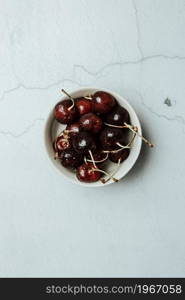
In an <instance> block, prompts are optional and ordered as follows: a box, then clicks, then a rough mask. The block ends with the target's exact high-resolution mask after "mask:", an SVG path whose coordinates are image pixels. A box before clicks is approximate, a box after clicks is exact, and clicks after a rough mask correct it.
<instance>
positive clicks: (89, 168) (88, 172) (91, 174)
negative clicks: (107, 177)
mask: <svg viewBox="0 0 185 300" xmlns="http://www.w3.org/2000/svg"><path fill="white" fill-rule="evenodd" d="M94 169H95V167H94V166H93V164H92V163H90V162H88V163H84V164H83V165H81V166H80V167H78V169H77V172H76V176H77V178H78V180H80V181H83V182H95V181H98V180H99V179H100V177H101V173H100V172H99V171H98V170H97V171H94Z"/></svg>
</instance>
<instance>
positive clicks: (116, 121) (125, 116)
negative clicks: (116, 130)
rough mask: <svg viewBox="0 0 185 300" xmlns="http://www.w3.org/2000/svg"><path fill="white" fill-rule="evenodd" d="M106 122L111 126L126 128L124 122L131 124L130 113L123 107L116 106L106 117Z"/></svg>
mask: <svg viewBox="0 0 185 300" xmlns="http://www.w3.org/2000/svg"><path fill="white" fill-rule="evenodd" d="M105 121H106V123H109V124H111V125H118V126H124V122H126V123H128V122H129V113H128V111H127V110H126V109H125V108H123V107H122V106H116V107H115V108H114V109H113V110H112V111H111V112H110V113H109V114H107V115H106V120H105Z"/></svg>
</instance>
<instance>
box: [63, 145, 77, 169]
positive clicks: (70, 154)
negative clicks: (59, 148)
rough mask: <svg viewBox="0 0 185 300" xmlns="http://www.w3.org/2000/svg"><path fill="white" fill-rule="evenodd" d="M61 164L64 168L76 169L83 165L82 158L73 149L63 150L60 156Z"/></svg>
mask: <svg viewBox="0 0 185 300" xmlns="http://www.w3.org/2000/svg"><path fill="white" fill-rule="evenodd" d="M60 160H61V164H62V165H63V166H64V167H65V168H73V169H74V168H77V167H79V166H80V165H81V164H82V163H83V156H82V155H81V154H80V153H77V152H76V151H74V150H73V149H68V150H64V151H63V152H62V153H61V155H60Z"/></svg>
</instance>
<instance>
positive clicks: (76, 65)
mask: <svg viewBox="0 0 185 300" xmlns="http://www.w3.org/2000/svg"><path fill="white" fill-rule="evenodd" d="M152 59H169V60H185V56H179V55H173V56H170V55H164V54H156V55H149V56H145V57H142V58H140V59H138V60H133V61H123V62H113V63H109V64H106V65H104V66H103V67H101V68H100V69H99V70H97V71H95V72H93V71H90V70H89V69H87V68H86V67H85V66H83V65H79V64H74V66H73V69H74V71H75V70H77V71H78V69H81V70H82V71H84V72H85V73H87V74H88V75H90V76H93V77H96V76H98V75H101V73H103V72H104V71H105V70H106V69H109V68H111V67H114V66H119V67H122V66H125V65H138V64H140V63H144V62H147V61H150V60H152ZM65 82H70V83H73V84H76V85H77V86H79V87H81V86H82V85H83V84H81V83H80V82H78V81H77V80H73V79H69V78H65V79H59V80H57V81H55V82H53V83H51V84H48V85H45V86H29V85H26V84H23V83H18V84H17V85H16V86H15V87H14V88H11V89H8V90H5V91H4V92H3V93H2V96H1V97H0V102H1V101H3V100H4V99H5V96H6V95H7V94H9V93H12V92H14V91H16V90H18V89H19V88H24V89H26V90H48V89H50V88H52V87H55V86H57V85H61V84H64V83H65Z"/></svg>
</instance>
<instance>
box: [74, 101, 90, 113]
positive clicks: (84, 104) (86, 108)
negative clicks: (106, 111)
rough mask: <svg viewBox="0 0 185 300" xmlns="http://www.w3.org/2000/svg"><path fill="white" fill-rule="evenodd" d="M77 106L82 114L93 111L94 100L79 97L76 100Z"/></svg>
mask: <svg viewBox="0 0 185 300" xmlns="http://www.w3.org/2000/svg"><path fill="white" fill-rule="evenodd" d="M75 106H76V107H77V109H78V112H79V114H80V115H81V116H82V115H85V114H88V113H90V112H92V101H91V100H89V99H85V98H83V97H81V98H78V99H76V101H75Z"/></svg>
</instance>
